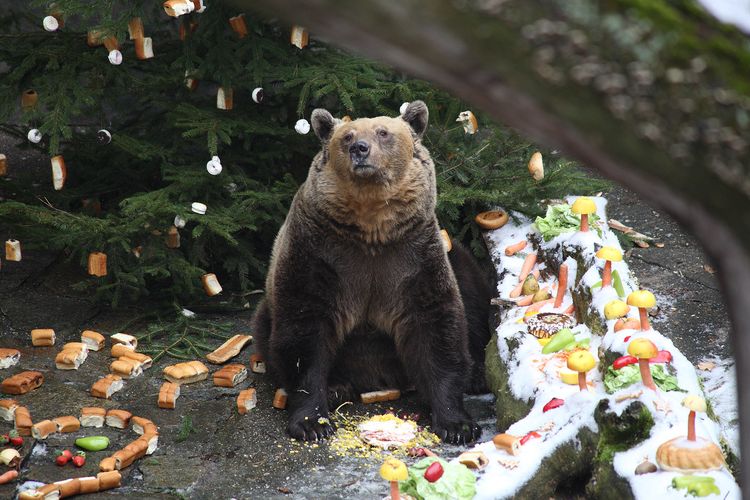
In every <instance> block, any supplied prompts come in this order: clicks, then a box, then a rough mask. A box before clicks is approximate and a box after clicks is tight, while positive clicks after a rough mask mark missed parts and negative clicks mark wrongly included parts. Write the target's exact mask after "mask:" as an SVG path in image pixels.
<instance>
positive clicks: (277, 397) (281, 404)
mask: <svg viewBox="0 0 750 500" xmlns="http://www.w3.org/2000/svg"><path fill="white" fill-rule="evenodd" d="M286 398H287V392H286V390H284V389H281V388H279V389H276V393H275V394H274V395H273V403H272V405H273V407H274V408H276V409H277V410H283V409H284V408H286Z"/></svg>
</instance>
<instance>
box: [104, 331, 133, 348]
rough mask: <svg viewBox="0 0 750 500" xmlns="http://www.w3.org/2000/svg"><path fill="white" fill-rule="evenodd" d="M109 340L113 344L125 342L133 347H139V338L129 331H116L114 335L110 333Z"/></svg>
mask: <svg viewBox="0 0 750 500" xmlns="http://www.w3.org/2000/svg"><path fill="white" fill-rule="evenodd" d="M109 340H111V341H112V343H113V344H124V345H125V346H127V347H129V348H131V349H135V348H136V347H138V339H137V338H135V337H133V336H132V335H128V334H127V333H115V334H114V335H110V337H109Z"/></svg>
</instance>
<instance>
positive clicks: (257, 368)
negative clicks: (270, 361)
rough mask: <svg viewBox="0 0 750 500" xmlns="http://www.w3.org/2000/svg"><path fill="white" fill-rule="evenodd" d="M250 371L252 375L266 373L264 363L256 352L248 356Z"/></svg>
mask: <svg viewBox="0 0 750 500" xmlns="http://www.w3.org/2000/svg"><path fill="white" fill-rule="evenodd" d="M250 370H251V371H252V372H253V373H266V362H265V361H263V357H262V356H261V355H260V354H259V353H257V352H256V353H253V354H251V355H250Z"/></svg>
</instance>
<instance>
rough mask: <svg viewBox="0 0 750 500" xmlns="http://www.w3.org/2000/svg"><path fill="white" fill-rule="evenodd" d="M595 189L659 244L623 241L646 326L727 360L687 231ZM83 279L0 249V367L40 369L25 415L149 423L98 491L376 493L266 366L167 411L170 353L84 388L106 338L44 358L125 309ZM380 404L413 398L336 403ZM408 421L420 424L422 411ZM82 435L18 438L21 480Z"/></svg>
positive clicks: (236, 326)
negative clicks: (295, 416) (129, 457)
mask: <svg viewBox="0 0 750 500" xmlns="http://www.w3.org/2000/svg"><path fill="white" fill-rule="evenodd" d="M5 140H6V141H7V138H6V139H5ZM3 142H4V140H3V139H2V138H0V151H2V150H3V147H4V146H6V145H7V143H6V144H3ZM28 161H30V162H31V161H33V158H28ZM26 172H29V170H26ZM45 180H46V179H45ZM0 196H12V194H10V193H5V194H3V193H2V181H0ZM605 196H607V197H608V199H609V200H610V205H609V207H608V211H609V216H610V217H612V218H615V219H618V220H619V221H621V222H623V223H625V224H628V225H632V226H634V227H635V228H636V229H637V230H639V231H641V232H643V233H646V234H648V235H649V236H652V237H654V238H655V239H656V240H657V241H659V242H662V243H664V247H663V248H657V247H655V246H652V247H650V248H647V249H640V248H636V249H633V250H632V251H630V252H629V255H627V256H626V258H627V259H628V262H629V265H630V268H631V269H632V271H633V272H634V274H635V275H636V276H637V277H638V278H639V280H640V282H641V285H642V286H643V287H645V288H648V289H650V290H652V291H654V292H655V294H656V296H657V300H658V303H659V306H660V310H659V312H658V314H657V315H656V316H655V317H654V318H653V321H654V324H655V327H656V328H657V329H659V330H660V331H661V332H662V333H665V334H666V335H668V336H669V337H671V338H672V339H673V341H674V343H675V345H676V346H677V347H679V349H681V350H682V351H683V352H684V353H685V354H686V356H687V357H688V358H689V359H690V360H691V361H693V362H694V363H697V362H699V361H701V360H703V359H706V358H709V357H711V358H714V357H717V358H719V359H720V360H721V359H724V360H730V359H731V356H732V350H731V345H730V341H729V335H730V328H731V327H730V324H729V321H728V318H727V314H726V310H725V308H724V303H723V300H722V296H721V292H720V289H719V285H718V283H717V281H716V279H715V277H714V275H713V273H712V269H711V267H710V265H711V263H710V262H708V261H707V260H706V257H705V256H704V254H703V253H702V251H701V249H700V247H699V246H698V244H697V243H696V242H695V240H694V239H693V238H692V237H690V236H689V235H687V234H686V233H685V232H684V231H683V230H681V228H680V227H679V226H678V225H677V224H676V223H675V222H674V221H673V220H671V219H670V218H669V217H667V216H666V215H664V214H661V213H658V212H656V211H654V210H652V209H650V208H649V207H648V206H647V205H645V204H644V203H643V202H642V201H640V200H639V199H638V198H637V197H636V196H635V195H634V194H632V193H630V192H629V191H627V190H625V189H622V188H619V187H618V188H615V189H613V190H612V192H611V193H608V194H605ZM0 203H2V201H1V199H0ZM2 228H3V226H2V225H1V224H0V241H4V240H5V239H7V238H8V237H9V236H11V235H9V234H8V233H7V230H4V229H2ZM85 278H86V276H85V270H84V269H82V268H80V267H79V266H77V265H75V263H69V262H66V261H65V259H64V258H63V256H61V255H51V254H48V253H45V252H42V251H35V250H33V249H29V250H24V253H23V260H22V261H21V262H17V263H16V262H3V265H2V270H1V271H0V347H14V348H18V349H20V350H21V351H22V358H21V363H20V364H19V365H18V366H16V367H13V368H11V369H9V370H5V371H4V373H2V374H1V375H0V376H2V377H3V378H4V377H6V376H9V375H11V374H13V373H16V372H18V371H22V370H29V369H33V370H38V371H41V372H42V373H43V374H44V376H45V383H44V385H43V386H42V387H41V388H40V389H38V390H35V391H33V392H31V393H29V394H26V395H23V396H20V397H18V398H17V399H18V400H20V401H21V402H22V403H23V404H24V405H27V406H28V407H29V409H30V410H31V414H32V417H33V419H34V421H39V420H42V419H45V418H53V417H56V416H60V415H67V414H72V415H78V414H79V413H80V408H81V407H83V406H105V407H107V408H123V409H127V410H129V411H131V412H132V413H133V414H135V415H140V416H143V417H146V418H149V419H151V420H153V421H154V422H155V423H156V424H157V425H158V426H159V429H160V438H159V448H158V450H157V451H156V452H155V453H154V454H153V455H152V456H150V457H146V458H144V459H142V460H140V461H138V462H136V463H135V464H134V465H133V466H132V467H129V468H128V469H126V470H125V471H124V474H123V487H122V488H120V489H117V490H114V491H112V492H109V493H105V494H100V495H98V496H99V497H109V496H112V495H128V496H131V497H134V498H183V497H186V498H188V497H189V498H378V497H383V496H385V495H386V493H387V491H388V489H387V485H386V484H385V483H384V482H383V481H382V480H381V479H380V478H379V476H378V467H379V465H380V463H381V461H380V460H379V459H362V458H354V457H351V456H340V455H339V454H337V453H336V452H335V450H332V449H331V448H330V446H329V444H328V443H321V444H319V445H313V444H300V443H297V442H294V441H292V440H290V439H289V438H287V437H286V436H285V434H284V427H285V424H286V416H285V414H284V412H283V411H278V410H275V409H273V408H272V407H271V400H272V398H273V393H274V390H275V387H274V386H273V384H272V382H271V381H270V380H268V378H267V377H266V376H265V375H259V374H251V376H250V377H249V378H248V380H247V381H245V382H243V383H242V384H240V385H239V386H238V387H237V388H234V389H222V388H216V387H213V386H212V384H211V383H210V382H209V381H207V382H202V383H198V384H193V385H189V386H186V387H184V389H183V393H182V396H181V397H180V399H179V400H178V403H177V409H176V410H161V409H158V408H157V406H156V399H157V394H158V390H159V386H160V385H161V383H162V381H163V380H162V378H161V371H162V368H163V367H164V366H166V365H167V364H171V363H173V362H174V360H169V359H165V358H162V359H160V360H159V362H158V363H156V364H155V366H154V367H152V368H151V369H150V370H148V371H147V372H146V373H145V374H144V375H143V376H141V377H138V378H136V379H134V380H132V381H128V382H127V383H126V385H125V389H124V390H122V391H121V392H118V393H117V394H115V396H114V397H113V399H112V400H111V401H104V400H101V399H95V398H93V397H91V396H90V395H89V388H90V387H91V384H92V383H93V382H94V381H95V380H97V379H98V378H99V377H101V376H103V375H104V374H106V373H107V371H108V365H109V363H110V361H111V360H110V358H109V357H108V351H102V352H98V353H91V354H90V355H89V359H88V360H87V361H86V362H85V363H84V365H83V366H82V367H81V369H79V370H78V371H60V370H56V369H55V367H54V356H55V354H56V352H57V351H58V350H59V346H61V345H62V344H63V343H65V342H69V341H77V340H78V339H79V337H80V332H81V331H82V330H83V329H93V330H97V331H101V332H102V333H105V334H110V333H115V332H116V331H118V328H119V327H121V326H122V325H123V324H124V323H125V322H126V321H127V320H128V319H129V318H130V317H132V315H134V314H136V312H135V311H128V310H124V311H123V310H120V311H110V310H108V309H106V308H102V307H99V306H97V305H96V304H95V302H94V301H93V299H92V298H91V297H88V296H86V295H83V294H81V293H80V292H78V291H76V290H75V289H74V288H73V287H72V285H73V284H75V283H76V282H78V281H80V280H83V279H85ZM250 314H251V312H250V311H244V312H240V313H233V314H228V315H222V316H211V317H209V318H208V319H212V318H213V319H216V320H217V321H219V320H220V321H229V322H231V323H232V325H233V326H232V329H233V331H234V332H238V333H239V332H249V318H250ZM32 328H54V329H55V331H56V332H57V335H58V340H57V346H58V347H57V348H55V347H51V348H32V347H31V345H30V340H29V331H30V330H31V329H32ZM129 333H133V334H138V333H139V332H137V331H131V332H129ZM249 333H252V332H249ZM219 343H220V342H219V341H216V344H217V345H218V344H219ZM251 352H252V347H251V348H250V349H246V350H245V351H243V353H242V354H241V355H240V357H239V358H236V360H238V361H239V362H243V363H245V364H247V363H248V358H249V355H250V353H251ZM212 370H213V367H212ZM247 387H255V388H256V390H257V393H258V407H257V408H255V409H254V410H252V411H251V412H250V413H249V414H248V415H245V416H240V415H238V413H237V411H236V409H235V398H236V394H237V393H238V392H239V391H240V390H242V389H245V388H247ZM466 402H467V406H468V410H469V411H470V413H472V415H474V416H475V418H477V420H478V421H479V422H480V423H481V424H482V427H483V430H484V432H483V436H482V439H483V440H487V439H490V438H491V437H492V435H494V433H495V427H494V415H493V401H492V399H491V397H489V396H483V397H467V398H466ZM390 408H392V409H393V410H394V411H396V412H402V411H406V412H413V411H420V410H421V409H420V408H419V407H418V405H417V402H416V397H415V396H414V395H406V396H405V397H404V398H402V399H401V400H398V401H395V402H391V404H381V405H370V406H364V405H361V404H355V405H350V406H347V407H345V408H343V409H342V410H341V411H342V412H343V413H344V414H346V415H359V414H363V413H366V412H369V413H372V414H376V413H382V412H383V411H385V410H387V409H390ZM420 423H421V424H424V423H426V419H424V418H423V420H422V421H421V422H420ZM9 429H10V424H9V423H5V422H2V421H0V432H5V431H7V430H9ZM95 433H96V434H104V435H108V436H109V437H110V439H112V442H113V445H112V446H110V451H109V453H111V452H112V450H115V449H117V447H118V446H120V445H124V444H125V443H127V442H128V441H129V440H132V439H134V436H135V435H134V434H133V433H132V431H125V432H123V431H116V430H113V429H109V428H105V429H104V430H101V432H100V430H98V429H97V430H96V432H95ZM91 434H92V431H91V429H87V430H86V431H84V432H77V433H73V434H67V435H54V436H53V437H50V438H49V439H47V440H46V442H41V441H39V442H34V441H33V440H31V439H27V440H26V441H27V444H26V445H25V446H24V449H23V454H24V455H25V459H24V462H23V467H22V469H21V481H22V482H23V481H43V482H49V481H56V480H61V479H65V478H67V477H71V476H77V477H78V476H86V475H92V474H95V473H96V472H97V469H98V462H99V460H100V459H101V458H103V457H104V456H107V454H108V453H107V452H97V453H91V454H90V455H89V458H88V461H87V463H86V465H85V466H84V467H83V469H81V470H76V469H74V468H72V467H71V466H67V467H64V468H61V467H57V466H55V465H54V464H53V457H54V451H56V450H60V449H63V448H73V441H74V439H75V438H76V437H79V436H82V435H91ZM435 451H436V452H437V453H438V454H440V455H442V456H445V457H452V456H455V455H457V454H458V453H459V452H460V451H461V450H460V449H459V448H457V447H452V446H443V447H438V448H436V449H435ZM14 487H15V484H14V485H12V486H0V497H3V498H9V497H10V496H11V495H12V493H13V491H14ZM96 497H97V495H94V496H93V497H92V498H96Z"/></svg>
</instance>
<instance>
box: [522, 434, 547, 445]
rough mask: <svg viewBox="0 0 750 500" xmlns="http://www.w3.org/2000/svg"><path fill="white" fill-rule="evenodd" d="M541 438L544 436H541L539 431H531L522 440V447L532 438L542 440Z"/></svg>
mask: <svg viewBox="0 0 750 500" xmlns="http://www.w3.org/2000/svg"><path fill="white" fill-rule="evenodd" d="M540 437H542V435H541V434H539V433H538V432H537V431H531V432H529V433H528V434H526V435H525V436H524V437H522V438H521V444H522V445H523V444H526V441H528V440H529V439H531V438H540Z"/></svg>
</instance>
